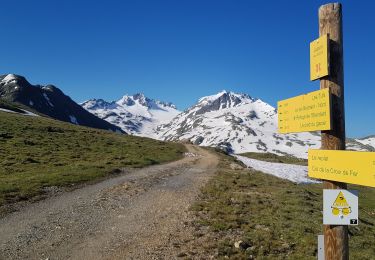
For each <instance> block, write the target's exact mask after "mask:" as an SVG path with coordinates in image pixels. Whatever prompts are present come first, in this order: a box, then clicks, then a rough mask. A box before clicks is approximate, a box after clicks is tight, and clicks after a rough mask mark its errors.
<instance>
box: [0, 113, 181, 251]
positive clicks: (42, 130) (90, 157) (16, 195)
mask: <svg viewBox="0 0 375 260" xmlns="http://www.w3.org/2000/svg"><path fill="white" fill-rule="evenodd" d="M0 118H1V120H0V154H1V160H0V180H1V181H0V215H1V213H2V207H1V205H2V204H7V203H12V202H15V201H19V200H25V199H29V198H31V197H34V196H36V195H40V194H44V193H46V192H48V191H49V190H51V189H52V190H54V189H55V188H56V187H55V186H70V185H73V184H75V183H80V182H84V181H89V180H92V179H96V178H100V177H103V176H107V175H110V174H112V173H119V172H121V170H120V169H122V168H124V167H141V166H147V165H154V164H159V163H164V162H168V161H172V160H177V159H179V158H182V156H183V153H184V152H185V148H184V146H183V145H181V144H175V143H166V142H161V141H157V140H153V139H150V138H141V137H137V136H130V135H123V134H117V133H113V132H110V131H105V130H100V129H94V128H88V127H83V126H77V125H73V124H70V123H67V122H62V121H59V120H54V119H51V118H47V117H43V116H38V117H30V116H26V115H22V114H18V113H7V112H3V111H0ZM50 186H53V187H52V188H51V189H49V188H48V187H50ZM0 251H1V250H0ZM0 258H1V257H0Z"/></svg>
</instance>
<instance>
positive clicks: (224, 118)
mask: <svg viewBox="0 0 375 260" xmlns="http://www.w3.org/2000/svg"><path fill="white" fill-rule="evenodd" d="M157 130H158V133H159V134H158V138H160V139H162V140H170V141H176V140H189V141H191V142H193V143H195V144H199V145H205V146H219V147H221V148H224V149H226V150H227V151H232V152H235V153H241V152H250V151H254V152H271V153H277V154H290V155H295V156H299V157H306V156H307V150H308V148H309V147H310V148H319V143H320V136H319V135H318V134H316V133H299V134H286V135H284V134H278V133H277V111H276V109H275V108H274V107H272V106H271V105H269V104H267V103H265V102H263V101H262V100H260V99H255V98H252V97H250V96H249V95H246V94H236V93H233V92H228V91H222V92H220V93H218V94H216V95H212V96H207V97H203V98H201V99H200V100H199V101H198V103H197V104H196V105H194V106H193V107H191V108H189V109H187V110H186V111H184V112H183V113H181V114H179V115H178V116H177V117H175V118H174V119H173V120H172V121H171V122H170V123H168V124H164V125H162V126H159V127H158V128H157Z"/></svg>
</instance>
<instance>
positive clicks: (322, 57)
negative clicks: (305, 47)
mask: <svg viewBox="0 0 375 260" xmlns="http://www.w3.org/2000/svg"><path fill="white" fill-rule="evenodd" d="M328 46H329V38H328V35H327V34H326V35H323V36H322V37H319V38H318V39H316V40H315V41H313V42H311V43H310V80H316V79H319V78H322V77H324V76H327V75H329V48H328Z"/></svg>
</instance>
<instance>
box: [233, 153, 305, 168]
mask: <svg viewBox="0 0 375 260" xmlns="http://www.w3.org/2000/svg"><path fill="white" fill-rule="evenodd" d="M240 155H242V156H246V157H249V158H253V159H257V160H261V161H266V162H276V163H289V164H297V165H307V160H306V159H300V158H296V157H293V156H278V155H276V154H273V153H255V152H250V153H243V154H240Z"/></svg>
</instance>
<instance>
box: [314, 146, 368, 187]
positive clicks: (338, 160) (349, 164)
mask: <svg viewBox="0 0 375 260" xmlns="http://www.w3.org/2000/svg"><path fill="white" fill-rule="evenodd" d="M308 157H309V158H308V164H309V167H308V175H309V177H311V178H317V179H324V180H331V181H338V182H346V183H352V184H358V185H364V186H370V187H375V152H353V151H340V150H309V155H308Z"/></svg>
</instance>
